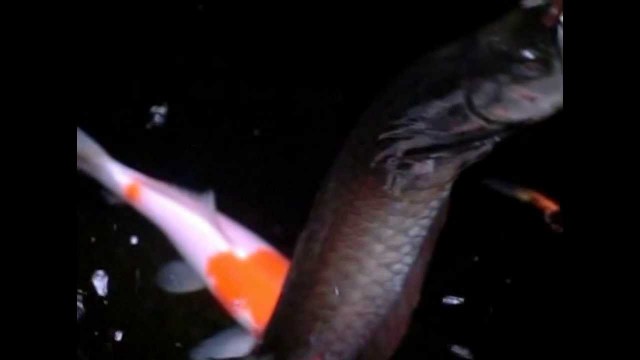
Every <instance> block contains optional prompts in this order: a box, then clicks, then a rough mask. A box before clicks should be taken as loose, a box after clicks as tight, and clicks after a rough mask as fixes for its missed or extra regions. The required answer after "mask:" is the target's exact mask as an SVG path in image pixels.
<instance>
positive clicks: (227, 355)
mask: <svg viewBox="0 0 640 360" xmlns="http://www.w3.org/2000/svg"><path fill="white" fill-rule="evenodd" d="M256 343H257V339H256V338H255V337H254V336H253V335H251V333H249V332H248V331H247V330H245V329H244V328H242V327H240V326H234V327H231V328H229V329H226V330H223V331H221V332H219V333H216V334H215V335H213V336H212V337H210V338H207V339H205V340H203V341H202V342H200V343H199V344H198V345H197V346H196V347H195V348H193V349H192V350H191V351H190V352H189V359H191V360H208V359H233V358H240V357H244V356H247V355H249V353H251V351H252V350H253V348H254V347H255V345H256Z"/></svg>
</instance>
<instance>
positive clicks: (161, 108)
mask: <svg viewBox="0 0 640 360" xmlns="http://www.w3.org/2000/svg"><path fill="white" fill-rule="evenodd" d="M149 113H150V114H151V121H150V122H149V123H147V126H146V127H147V129H151V128H152V127H156V126H157V127H160V126H162V125H164V124H165V123H166V122H167V114H168V113H169V106H168V105H167V103H164V104H162V105H154V106H152V107H151V108H150V109H149Z"/></svg>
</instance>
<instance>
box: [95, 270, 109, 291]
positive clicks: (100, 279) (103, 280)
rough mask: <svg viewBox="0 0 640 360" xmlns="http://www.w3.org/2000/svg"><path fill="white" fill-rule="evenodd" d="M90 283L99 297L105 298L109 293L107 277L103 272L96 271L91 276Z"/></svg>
mask: <svg viewBox="0 0 640 360" xmlns="http://www.w3.org/2000/svg"><path fill="white" fill-rule="evenodd" d="M91 282H92V283H93V287H94V288H95V289H96V293H98V295H99V296H102V297H104V296H107V294H108V293H109V289H108V285H109V275H107V272H106V271H104V270H96V271H95V272H94V273H93V275H92V276H91Z"/></svg>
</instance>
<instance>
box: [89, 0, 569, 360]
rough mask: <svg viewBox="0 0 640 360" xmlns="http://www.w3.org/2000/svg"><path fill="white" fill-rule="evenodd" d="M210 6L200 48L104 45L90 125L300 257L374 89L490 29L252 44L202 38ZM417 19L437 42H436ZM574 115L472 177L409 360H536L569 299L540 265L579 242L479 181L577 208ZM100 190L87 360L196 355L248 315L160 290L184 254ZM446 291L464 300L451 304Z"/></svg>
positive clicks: (432, 27) (412, 336) (95, 190)
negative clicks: (566, 176)
mask: <svg viewBox="0 0 640 360" xmlns="http://www.w3.org/2000/svg"><path fill="white" fill-rule="evenodd" d="M208 9H209V8H207V7H198V6H197V5H193V7H189V8H187V7H186V6H183V7H180V8H179V10H176V11H177V12H178V13H180V14H181V15H183V16H186V17H187V18H189V17H192V21H193V23H192V24H191V25H190V26H191V27H190V28H189V29H190V30H189V31H191V33H189V34H190V35H191V36H189V37H185V38H184V39H188V40H184V41H182V40H175V39H174V40H166V41H165V39H155V41H152V42H143V41H141V42H139V43H137V44H136V45H127V46H123V47H120V46H118V45H115V44H113V43H112V44H111V45H105V46H106V47H105V48H104V51H102V52H100V53H99V54H98V53H96V54H91V56H89V58H90V60H91V61H95V64H96V67H95V69H96V72H95V73H94V74H92V75H91V76H90V77H89V79H87V88H86V89H87V91H86V94H85V96H86V99H84V100H85V101H84V102H83V103H82V105H81V110H82V114H81V115H82V119H81V121H80V123H79V124H78V125H79V126H80V127H82V128H83V129H84V130H86V131H87V132H88V133H89V134H90V135H91V136H93V137H95V138H96V140H98V141H99V142H100V143H101V144H103V145H104V146H105V148H106V149H107V150H108V151H109V152H111V153H112V155H114V157H115V158H116V159H118V160H120V161H122V162H123V163H124V164H127V165H129V166H131V167H133V168H136V169H138V170H140V171H142V172H143V173H146V174H148V175H150V176H152V177H155V178H158V179H162V180H165V181H169V182H172V183H175V184H178V185H180V186H182V187H185V188H188V189H193V190H202V191H204V190H206V189H213V190H214V191H215V193H216V200H217V204H218V207H219V208H220V209H222V210H223V211H225V212H226V213H228V214H229V215H231V216H232V217H234V218H235V219H237V220H239V221H240V222H242V223H243V224H246V225H247V226H248V227H250V228H252V229H253V230H255V231H256V232H257V233H258V234H260V235H262V236H263V237H264V238H266V239H268V240H269V241H271V242H272V243H273V244H275V245H276V246H277V247H278V248H279V249H281V250H282V251H283V252H285V253H286V254H287V255H289V254H291V252H292V249H293V246H294V244H295V239H296V236H297V234H298V233H299V232H300V230H301V228H302V227H303V225H304V222H305V220H306V216H307V214H308V211H309V208H310V206H311V201H312V200H313V196H314V195H315V192H316V190H317V189H318V187H319V185H320V182H321V181H322V179H323V176H324V175H325V173H326V171H327V169H328V167H329V166H330V165H331V163H332V161H333V160H334V158H335V156H336V153H337V151H338V150H339V148H340V146H341V145H342V141H343V140H344V138H345V137H346V135H347V133H348V131H349V130H350V129H351V126H352V125H353V124H354V122H355V120H356V119H357V117H358V116H359V115H360V114H361V113H362V112H363V111H364V109H365V107H366V106H368V104H369V103H370V102H371V101H372V100H373V97H374V96H375V95H376V94H377V93H378V92H379V91H380V90H382V89H383V88H384V86H385V84H386V82H388V81H389V79H390V78H391V77H392V76H394V75H395V74H397V73H398V72H399V71H400V70H402V68H404V67H405V66H406V65H407V64H409V63H411V62H412V61H414V60H415V59H416V57H417V56H419V55H420V54H422V53H424V52H426V51H429V50H430V49H433V48H434V47H436V46H438V45H440V44H442V43H444V42H447V41H450V40H453V39H455V38H456V37H457V34H458V33H460V34H461V33H464V32H465V31H464V30H466V29H467V28H471V27H472V26H475V25H479V24H481V23H482V22H483V18H479V19H478V21H477V24H469V23H468V22H465V21H463V20H456V19H452V20H451V22H450V23H449V25H450V27H447V28H443V27H442V26H440V25H438V23H437V22H436V19H437V14H430V15H425V17H427V20H428V19H432V20H433V21H431V22H430V21H427V20H425V24H424V26H421V27H417V26H415V27H409V28H406V30H407V33H411V34H412V35H413V37H411V38H410V39H414V40H407V39H408V35H407V36H405V35H406V34H405V33H404V32H403V31H400V30H397V29H396V30H397V31H396V32H394V33H392V34H389V36H388V37H385V36H383V35H384V34H385V31H383V30H381V29H378V30H377V31H376V32H374V33H368V32H366V31H364V30H363V34H362V36H355V35H353V38H348V39H342V40H343V41H342V42H339V43H338V42H333V41H335V39H336V37H331V36H327V37H326V38H323V37H321V36H320V37H318V38H317V39H316V38H314V39H313V41H312V40H309V39H308V38H307V40H306V41H303V40H299V41H298V40H295V39H293V38H291V39H284V40H283V39H280V40H281V41H280V42H277V41H276V42H274V43H268V42H263V41H261V40H256V39H254V41H253V42H251V43H249V44H246V47H245V48H244V51H237V50H232V49H231V47H229V48H227V47H223V46H219V47H218V46H216V45H215V41H216V39H218V38H220V37H221V36H222V35H220V34H217V35H216V34H213V33H206V32H202V31H199V30H201V28H199V27H198V26H203V28H204V27H205V25H202V24H207V23H208V19H210V18H208V17H207V12H208V11H210V10H208ZM452 9H453V7H452ZM167 11H168V10H167ZM496 11H497V10H496ZM203 14H204V15H203ZM492 14H493V15H497V14H499V12H494V13H491V12H488V15H486V16H485V17H484V22H486V21H488V20H490V19H491V16H493V15H492ZM194 24H195V25H194ZM199 24H200V25H199ZM463 24H464V25H466V26H467V27H466V28H465V27H463V26H462V25H463ZM403 29H404V28H403ZM417 29H422V31H424V33H425V34H429V35H428V36H427V35H424V36H422V37H420V39H421V42H420V43H417V42H416V41H415V38H416V36H415V35H416V33H415V31H417ZM443 29H444V30H447V31H443ZM403 34H404V35H403ZM256 36H258V37H259V36H260V34H256ZM266 37H267V36H265V38H266ZM269 39H272V38H269ZM321 39H324V40H321ZM398 39H401V40H402V41H400V40H398ZM351 40H352V41H351ZM134 43H135V42H134ZM338 44H339V45H338ZM235 45H236V46H238V45H239V44H238V43H236V44H235ZM98 64H99V65H98ZM164 102H166V103H167V104H168V108H169V114H168V117H167V121H166V123H165V124H164V125H163V126H159V127H153V128H148V127H147V124H148V123H149V122H150V120H151V116H150V114H149V109H150V107H151V106H153V105H161V104H162V103H164ZM565 122H566V121H565V120H564V119H563V117H562V115H560V116H557V117H556V118H554V119H552V120H550V121H548V122H547V123H545V124H543V125H541V126H537V127H535V128H532V129H531V131H529V132H528V133H526V134H523V135H522V136H518V137H516V138H512V139H510V140H509V141H507V142H505V143H503V144H501V145H500V146H499V147H498V148H497V149H496V151H495V153H494V154H493V155H492V156H490V157H489V158H487V159H486V160H485V161H483V162H482V163H480V164H478V165H477V166H474V167H473V168H471V169H469V171H467V172H466V173H465V174H464V176H463V177H462V178H461V179H460V181H459V182H458V183H457V184H456V186H455V188H454V192H453V201H452V208H451V214H450V217H449V220H448V223H447V226H446V228H445V230H444V233H443V235H442V237H441V241H440V243H439V246H438V248H437V253H436V255H435V258H434V260H433V263H432V266H431V269H430V272H429V275H428V276H427V279H426V284H425V288H424V292H423V293H424V294H423V299H422V302H421V305H420V307H419V309H418V310H417V311H416V313H415V319H414V322H413V324H412V327H411V329H410V333H409V334H408V336H407V337H406V339H405V342H404V343H403V345H402V348H401V349H400V350H399V352H398V354H397V356H396V357H397V358H398V359H413V358H428V359H456V358H462V357H460V355H455V354H454V353H453V352H452V351H451V350H450V348H451V346H452V345H460V346H464V347H467V348H469V349H470V351H471V352H472V353H473V355H474V357H475V358H476V359H494V358H497V357H498V356H499V355H502V356H506V357H509V358H519V357H520V355H522V354H523V353H526V352H530V351H534V350H535V349H536V348H541V347H543V346H545V345H544V344H545V342H546V339H545V338H544V335H543V334H541V333H538V334H537V336H536V337H532V336H531V335H530V334H531V330H530V329H531V328H532V327H535V326H539V325H542V326H550V325H551V324H550V323H549V322H548V321H550V319H548V318H545V317H544V314H543V311H542V310H541V309H544V308H546V307H548V306H550V305H549V304H551V303H553V294H552V293H551V290H550V284H551V283H552V282H553V278H552V277H551V276H549V275H547V272H545V271H541V270H540V269H541V267H542V268H544V267H549V266H551V264H553V263H555V262H556V259H555V255H554V254H555V252H554V249H555V248H557V246H558V244H559V243H560V242H561V241H562V235H558V234H555V233H553V232H551V231H550V230H549V229H548V227H547V226H546V225H545V224H544V221H543V219H542V216H541V214H540V213H539V212H538V211H536V210H535V209H532V208H529V207H527V206H525V205H522V204H520V203H517V202H516V201H514V200H512V199H509V198H505V197H503V196H502V195H499V194H496V193H494V192H491V191H490V190H488V189H486V188H485V187H483V186H482V185H481V184H480V180H482V179H483V178H485V177H487V176H491V177H498V178H501V179H503V180H508V181H513V182H515V183H518V184H522V185H526V186H530V187H533V188H536V189H538V190H541V191H543V192H544V193H546V194H548V195H550V196H551V197H553V198H555V199H556V200H559V201H560V203H562V202H563V198H562V197H563V188H562V183H561V178H562V175H563V170H562V169H563V162H564V159H563V157H562V154H563V146H564V144H565V143H564V141H563V140H564V139H566V136H567V135H566V131H565V127H564V124H565ZM101 191H102V189H101V188H100V187H99V186H98V185H97V184H96V183H94V182H93V181H92V180H89V179H87V178H86V177H83V176H78V177H77V220H78V236H77V246H78V277H77V287H78V289H81V290H83V291H84V292H85V293H86V295H85V296H84V306H85V308H86V313H85V315H84V317H83V318H82V319H81V320H80V321H79V322H78V327H77V328H78V330H77V338H78V358H79V359H185V358H186V354H187V351H188V349H189V348H190V347H191V346H193V345H195V344H196V343H197V342H199V341H200V340H202V339H204V338H205V337H208V336H210V335H211V334H213V333H214V332H215V331H217V330H220V329H223V328H224V327H226V326H229V325H231V324H233V322H232V320H231V319H230V318H229V317H228V316H227V315H226V314H225V313H224V312H223V311H222V310H221V308H220V307H219V306H218V305H217V304H216V302H215V300H213V298H211V296H210V295H209V294H208V293H206V292H200V293H196V294H192V295H182V296H174V295H169V294H165V293H163V292H161V291H160V290H159V289H157V288H156V287H155V285H154V283H153V277H154V275H155V272H156V271H157V269H158V267H159V266H160V265H161V264H163V263H164V262H166V261H169V260H172V259H176V258H177V257H178V256H177V254H176V252H175V251H174V250H173V248H172V247H171V245H170V244H169V242H168V241H167V240H166V239H165V238H164V236H163V235H162V234H161V233H160V232H159V231H158V230H157V229H156V228H155V227H154V226H152V225H151V224H150V223H149V222H148V221H146V220H145V219H144V218H143V217H142V216H140V215H138V214H137V213H136V212H134V211H133V210H132V209H129V208H127V207H122V206H111V205H108V204H107V203H106V202H105V200H104V198H103V197H102V195H101ZM132 235H135V236H137V238H138V239H139V242H138V244H137V245H132V244H130V237H131V236H132ZM97 269H103V270H105V271H106V272H107V274H108V275H109V293H108V295H107V297H106V298H101V297H98V296H97V295H96V292H95V291H94V289H93V287H92V285H91V275H92V274H93V272H94V271H95V270H97ZM447 295H452V296H459V297H463V298H464V299H465V303H464V304H463V305H458V306H446V305H443V304H442V298H443V297H444V296H447ZM105 300H106V301H105ZM116 331H122V339H121V340H120V341H116V340H115V339H114V334H115V332H116Z"/></svg>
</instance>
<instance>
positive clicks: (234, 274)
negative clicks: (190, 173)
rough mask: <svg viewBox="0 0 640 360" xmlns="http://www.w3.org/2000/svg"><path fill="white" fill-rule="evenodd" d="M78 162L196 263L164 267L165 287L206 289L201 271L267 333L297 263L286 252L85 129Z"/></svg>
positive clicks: (252, 325)
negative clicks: (114, 152) (125, 159)
mask: <svg viewBox="0 0 640 360" xmlns="http://www.w3.org/2000/svg"><path fill="white" fill-rule="evenodd" d="M77 168H78V170H80V171H82V172H83V173H85V174H86V175H88V176H90V177H92V178H94V179H95V180H96V181H98V182H99V183H100V184H102V185H103V186H104V187H106V188H107V189H108V190H109V191H110V192H111V193H113V194H114V195H116V196H117V197H119V198H122V200H124V202H126V203H127V204H129V205H130V206H132V207H133V208H135V209H136V210H137V211H138V212H139V213H141V214H142V215H144V216H145V217H146V218H147V219H148V220H150V221H151V222H152V223H154V224H155V225H156V226H157V227H159V228H160V229H161V230H162V232H163V233H164V234H165V235H166V236H167V238H168V239H169V240H170V241H171V242H172V244H173V245H174V247H175V248H176V249H177V251H178V253H179V254H180V255H181V256H182V257H183V258H184V260H185V261H186V263H187V264H188V266H187V265H181V264H180V263H172V264H171V265H169V266H168V267H166V268H165V269H164V270H163V271H161V272H160V276H159V284H160V286H161V287H163V288H164V289H165V290H168V291H172V292H188V291H193V290H198V289H200V288H201V287H200V286H198V285H194V283H195V284H197V280H194V279H193V275H195V276H197V277H198V279H199V280H200V281H201V282H202V284H203V285H205V286H206V287H207V288H208V289H209V291H210V292H211V293H212V294H213V295H214V297H215V298H216V299H217V300H218V301H219V302H220V303H221V304H222V305H223V307H224V308H225V309H226V310H227V311H228V312H229V313H230V314H231V315H232V316H233V317H234V318H235V319H236V321H237V322H239V323H240V324H241V325H242V326H243V327H244V328H245V329H246V330H247V331H248V332H249V334H248V336H250V337H252V338H253V339H254V340H257V339H259V338H260V336H261V335H262V333H263V331H264V330H265V328H266V326H267V323H268V322H269V320H270V317H271V315H272V313H273V310H274V308H275V305H276V303H277V301H278V298H279V296H280V292H281V290H282V286H283V283H284V280H285V277H286V275H287V272H288V269H289V260H288V259H287V258H286V257H285V256H283V255H282V254H281V253H279V252H278V251H277V250H276V249H275V248H274V247H272V246H271V245H269V244H268V243H267V242H266V241H265V240H263V239H262V238H260V237H259V236H258V235H256V234H255V233H253V232H252V231H250V230H249V229H247V228H246V227H244V226H242V225H241V224H239V223H238V222H236V221H235V220H233V219H231V218H230V217H228V216H227V215H225V214H223V213H222V212H220V211H219V210H217V209H216V207H215V205H214V200H213V193H211V192H209V193H207V194H205V195H203V196H198V195H194V194H192V193H190V192H188V191H186V190H182V189H180V188H178V187H175V186H173V185H169V184H167V183H164V182H161V181H158V180H155V179H152V178H150V177H148V176H146V175H143V174H141V173H140V172H138V171H136V170H133V169H131V168H129V167H127V166H125V165H123V164H122V163H120V162H118V161H117V160H115V159H113V158H112V157H111V156H110V155H109V154H108V153H107V152H106V151H105V150H104V149H103V148H102V147H101V146H100V145H99V144H98V143H97V142H96V141H94V140H93V139H92V138H91V137H89V135H87V134H86V133H85V132H84V131H82V130H81V129H79V128H78V129H77ZM190 277H191V278H190ZM181 282H183V283H181ZM185 284H187V285H185ZM229 334H230V333H229V332H228V333H227V334H226V335H225V336H227V337H228V336H229ZM225 341H226V340H225ZM209 342H211V341H210V340H209ZM214 342H215V341H214ZM244 344H245V345H242V346H246V347H247V349H246V350H250V347H251V345H246V341H245V343H244ZM232 352H233V351H232ZM209 356H211V355H209ZM192 357H193V356H192Z"/></svg>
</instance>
